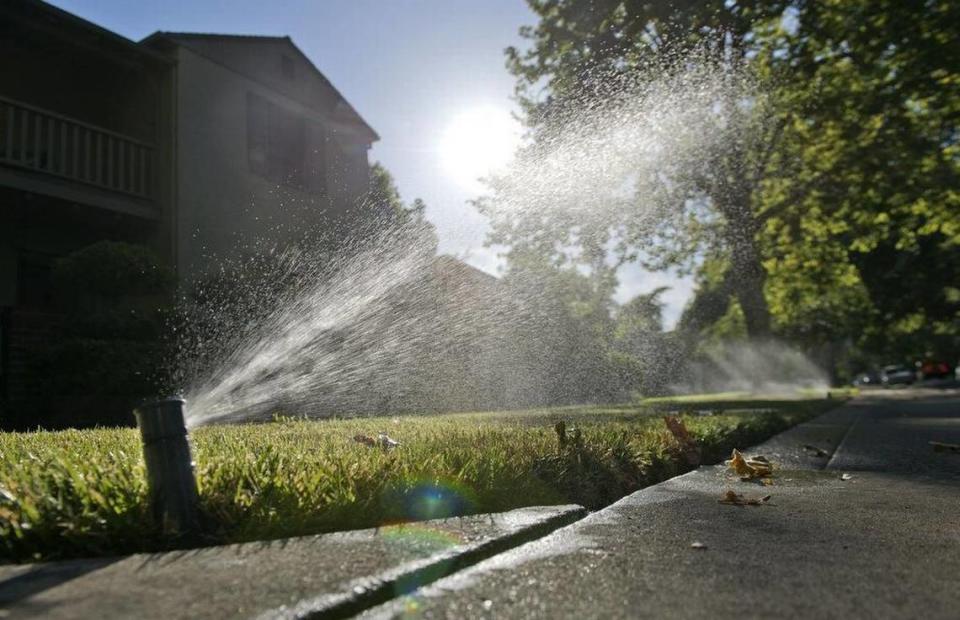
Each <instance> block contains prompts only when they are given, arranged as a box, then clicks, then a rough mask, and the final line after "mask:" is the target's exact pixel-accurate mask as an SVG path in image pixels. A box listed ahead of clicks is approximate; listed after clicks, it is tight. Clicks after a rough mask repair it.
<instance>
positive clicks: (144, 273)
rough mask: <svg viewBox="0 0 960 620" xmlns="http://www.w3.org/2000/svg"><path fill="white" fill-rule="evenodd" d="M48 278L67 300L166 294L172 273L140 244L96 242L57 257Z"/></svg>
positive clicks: (170, 285) (112, 298) (172, 281)
mask: <svg viewBox="0 0 960 620" xmlns="http://www.w3.org/2000/svg"><path fill="white" fill-rule="evenodd" d="M52 280H53V285H54V287H55V288H56V289H57V292H58V293H59V294H60V296H61V298H62V299H64V300H65V301H67V302H68V303H70V302H76V301H78V300H86V299H89V298H101V299H106V300H110V301H116V300H118V299H122V298H130V297H134V296H138V295H165V294H169V293H170V292H171V291H172V288H173V285H174V283H175V276H174V274H173V272H172V271H171V270H170V269H169V268H167V267H166V266H165V265H163V263H161V262H160V260H159V259H158V258H157V256H156V255H155V254H154V253H153V252H151V251H150V250H149V249H147V248H145V247H143V246H140V245H134V244H130V243H123V242H120V241H100V242H97V243H94V244H93V245H89V246H87V247H85V248H83V249H80V250H77V251H76V252H74V253H72V254H70V255H68V256H66V257H64V258H61V259H60V260H58V261H57V262H56V263H55V264H54V267H53V272H52Z"/></svg>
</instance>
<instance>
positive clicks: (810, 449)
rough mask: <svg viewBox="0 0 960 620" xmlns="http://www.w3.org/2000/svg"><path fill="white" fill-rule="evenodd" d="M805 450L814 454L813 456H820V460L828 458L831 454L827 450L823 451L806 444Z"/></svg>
mask: <svg viewBox="0 0 960 620" xmlns="http://www.w3.org/2000/svg"><path fill="white" fill-rule="evenodd" d="M803 449H804V450H806V451H807V452H812V453H813V456H819V457H820V458H826V457H828V456H830V453H829V452H827V451H826V450H822V449H820V448H818V447H816V446H811V445H810V444H804V446H803Z"/></svg>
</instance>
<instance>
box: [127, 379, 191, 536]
mask: <svg viewBox="0 0 960 620" xmlns="http://www.w3.org/2000/svg"><path fill="white" fill-rule="evenodd" d="M183 405H184V401H183V400H182V399H180V398H168V399H164V400H159V401H156V402H151V403H145V404H143V405H141V406H139V407H137V408H136V409H135V410H134V411H133V414H134V415H135V416H136V418H137V426H139V427H140V436H141V438H142V439H143V457H144V461H145V462H146V465H147V484H148V488H149V493H150V508H151V511H152V513H153V518H154V519H155V520H156V522H157V523H159V524H160V525H161V527H162V528H163V531H164V532H165V533H168V534H173V535H190V534H194V533H196V532H197V530H198V527H199V521H198V517H197V514H198V513H197V481H196V479H195V478H194V476H193V460H192V458H191V457H190V443H189V442H188V441H187V426H186V423H185V422H184V418H183Z"/></svg>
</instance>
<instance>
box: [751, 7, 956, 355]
mask: <svg viewBox="0 0 960 620" xmlns="http://www.w3.org/2000/svg"><path fill="white" fill-rule="evenodd" d="M794 24H795V25H794V27H792V28H780V29H778V30H776V31H770V32H768V33H766V34H765V37H766V38H767V40H768V47H769V49H770V50H779V53H776V54H774V53H772V52H771V53H770V54H769V55H768V56H766V57H765V58H764V59H763V61H764V62H765V63H767V64H768V65H769V66H770V67H771V70H772V71H774V72H778V73H781V74H785V73H789V74H790V75H791V76H792V78H793V79H791V80H789V81H785V82H784V83H783V84H782V85H781V86H780V96H781V101H782V105H781V111H780V113H779V116H780V118H781V124H782V126H783V128H784V129H783V134H782V140H781V143H780V146H779V148H778V151H777V152H776V153H774V155H773V157H772V158H771V160H770V162H769V168H768V170H767V174H766V176H765V183H764V184H763V187H762V188H761V192H760V197H759V200H760V203H761V206H760V208H761V210H762V212H763V213H764V214H765V215H766V217H767V224H766V227H765V230H764V245H765V250H764V252H765V254H766V256H767V262H766V267H767V271H768V273H769V277H770V279H771V280H772V285H771V286H770V287H769V289H768V296H769V297H770V300H771V304H772V307H773V310H774V313H775V315H776V316H777V317H778V323H779V329H780V330H782V331H784V332H786V333H788V334H790V335H793V336H795V337H796V336H805V337H807V338H812V339H814V340H817V341H820V342H829V341H835V340H837V339H838V338H842V337H848V338H852V339H854V340H855V341H857V342H859V344H860V345H861V346H863V347H865V348H866V349H867V351H872V352H873V354H874V355H877V356H880V357H881V359H882V357H888V358H889V357H890V356H894V357H899V356H909V357H915V358H916V357H921V356H923V355H924V354H925V353H926V352H928V351H929V352H933V353H935V354H936V355H940V356H945V355H950V354H956V351H957V348H958V347H960V340H958V334H960V289H958V288H957V285H956V283H957V282H960V219H958V218H957V213H958V212H960V193H958V191H957V188H958V187H960V49H958V46H957V45H956V41H957V39H958V37H960V7H958V6H957V5H956V4H955V3H947V2H924V3H921V4H919V5H916V6H915V5H907V4H904V3H901V2H895V1H892V0H870V1H867V0H851V1H839V0H834V1H826V2H799V3H797V5H796V10H795V13H794Z"/></svg>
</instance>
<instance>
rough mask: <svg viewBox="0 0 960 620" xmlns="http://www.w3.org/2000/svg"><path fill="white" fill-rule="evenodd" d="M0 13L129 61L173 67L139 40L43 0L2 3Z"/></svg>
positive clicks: (6, 1)
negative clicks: (130, 59)
mask: <svg viewBox="0 0 960 620" xmlns="http://www.w3.org/2000/svg"><path fill="white" fill-rule="evenodd" d="M0 13H2V14H6V15H5V16H6V17H13V18H15V19H16V18H19V19H29V20H30V23H32V24H34V25H43V26H47V27H48V28H50V29H51V30H52V31H53V32H62V33H64V36H70V37H72V38H73V39H72V40H74V41H76V42H78V43H79V42H81V40H82V41H83V42H87V43H90V44H94V45H96V46H98V47H99V48H100V49H104V50H109V51H110V52H111V53H114V54H116V53H125V54H127V58H136V59H137V60H139V61H145V62H148V63H153V64H154V65H155V66H167V65H169V64H170V59H169V58H166V57H165V56H163V55H162V54H158V53H157V52H155V51H154V50H152V49H150V48H147V47H144V46H142V45H140V44H138V43H137V42H136V41H132V40H130V39H128V38H126V37H123V36H121V35H119V34H117V33H116V32H113V31H111V30H107V29H106V28H103V27H102V26H98V25H97V24H95V23H93V22H91V21H87V20H85V19H83V18H82V17H78V16H76V15H74V14H73V13H68V12H67V11H64V10H63V9H60V8H57V7H55V6H53V5H52V4H48V3H46V2H42V1H41V0H3V2H0Z"/></svg>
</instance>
